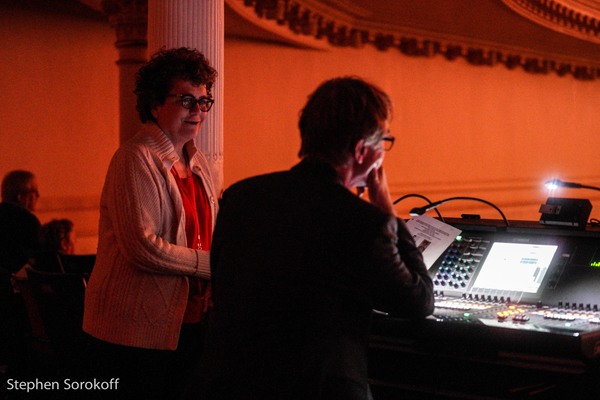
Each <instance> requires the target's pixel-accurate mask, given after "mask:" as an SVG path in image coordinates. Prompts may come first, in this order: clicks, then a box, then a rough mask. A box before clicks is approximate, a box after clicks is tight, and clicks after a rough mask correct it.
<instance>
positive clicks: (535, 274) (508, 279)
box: [473, 242, 558, 293]
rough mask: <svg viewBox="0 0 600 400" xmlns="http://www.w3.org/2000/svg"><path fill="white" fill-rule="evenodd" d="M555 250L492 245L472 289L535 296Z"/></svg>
mask: <svg viewBox="0 0 600 400" xmlns="http://www.w3.org/2000/svg"><path fill="white" fill-rule="evenodd" d="M557 248H558V246H555V245H540V244H523V243H500V242H496V243H494V244H493V245H492V248H491V249H490V252H489V254H488V256H487V258H486V259H485V262H484V263H483V266H482V267H481V271H479V275H478V276H477V280H476V281H475V283H474V285H473V289H492V290H506V291H517V292H527V293H536V292H537V291H538V289H539V287H540V285H541V284H542V280H543V279H544V276H545V275H546V272H548V268H549V267H550V263H551V261H552V257H554V253H556V249H557Z"/></svg>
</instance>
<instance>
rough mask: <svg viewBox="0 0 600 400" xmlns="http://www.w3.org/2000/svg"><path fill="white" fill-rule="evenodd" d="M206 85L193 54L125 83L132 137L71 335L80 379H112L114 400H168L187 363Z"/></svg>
mask: <svg viewBox="0 0 600 400" xmlns="http://www.w3.org/2000/svg"><path fill="white" fill-rule="evenodd" d="M215 78H216V71H215V70H214V69H213V68H212V67H211V66H210V64H209V62H208V61H207V60H206V58H205V57H204V56H203V55H202V54H201V53H200V52H198V51H197V50H195V49H189V48H176V49H168V50H166V49H161V50H160V51H158V52H157V53H155V54H154V55H152V57H151V58H150V60H149V61H148V62H147V63H146V64H145V65H143V66H142V67H141V68H140V69H139V71H138V73H137V76H136V86H135V93H136V95H137V111H138V113H139V116H140V119H141V122H142V123H143V127H142V128H141V130H140V132H138V133H137V135H135V136H134V137H133V138H132V139H131V140H129V141H128V142H126V143H123V144H122V145H121V147H120V148H119V149H118V150H117V152H116V153H115V155H114V156H113V158H112V160H111V163H110V166H109V168H108V172H107V175H106V180H105V183H104V188H103V191H102V196H101V204H100V225H99V241H98V250H97V259H96V264H95V266H94V269H93V271H92V274H91V276H90V280H89V283H88V286H87V290H86V297H85V311H84V320H83V329H84V331H85V332H87V333H88V334H89V335H90V336H91V342H92V353H91V354H92V355H91V356H90V357H89V358H90V362H91V363H92V364H93V367H94V370H93V371H92V376H93V377H98V376H104V377H106V378H107V379H110V378H120V384H119V389H118V390H117V391H114V393H113V394H114V395H115V396H116V397H118V398H144V399H166V398H169V399H175V398H177V396H178V392H179V391H181V390H182V389H183V387H184V382H185V380H186V377H187V375H188V374H189V371H191V369H192V368H193V364H194V363H196V362H197V361H198V358H199V351H200V350H201V348H202V339H203V331H204V324H205V316H206V312H207V308H208V307H209V306H210V286H209V279H210V265H209V255H210V248H211V241H212V230H213V226H214V221H215V218H216V213H217V206H218V198H217V197H218V195H219V194H220V191H221V189H220V187H218V182H217V180H216V178H215V177H216V176H217V175H216V174H214V173H213V172H212V168H213V167H212V165H211V164H210V163H209V161H208V160H207V159H206V158H205V156H204V155H203V154H202V153H201V152H200V151H199V149H198V148H197V147H196V145H195V140H196V138H197V137H198V134H199V132H200V127H201V125H202V123H203V122H204V120H205V119H206V118H207V115H208V112H209V110H210V109H211V106H212V105H213V103H214V100H213V98H212V95H211V88H212V86H213V84H214V82H215ZM110 394H111V393H110V391H104V392H103V395H106V396H110Z"/></svg>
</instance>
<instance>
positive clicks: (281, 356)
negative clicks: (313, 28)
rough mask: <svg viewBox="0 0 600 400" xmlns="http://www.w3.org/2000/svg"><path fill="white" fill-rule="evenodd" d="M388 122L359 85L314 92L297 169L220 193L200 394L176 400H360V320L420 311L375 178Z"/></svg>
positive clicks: (381, 182)
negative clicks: (360, 191)
mask: <svg viewBox="0 0 600 400" xmlns="http://www.w3.org/2000/svg"><path fill="white" fill-rule="evenodd" d="M391 113H392V104H391V101H390V98H389V97H388V96H387V94H385V93H384V92H383V91H381V90H380V89H379V88H377V87H376V86H374V85H372V84H370V83H367V82H365V81H364V80H362V79H359V78H356V77H343V78H336V79H332V80H329V81H327V82H324V83H323V84H322V85H321V86H319V87H318V88H317V90H316V91H315V92H314V93H313V94H312V95H311V96H310V97H309V99H308V102H307V104H306V105H305V107H304V109H303V110H302V112H301V115H300V121H299V127H300V134H301V139H302V145H301V149H300V153H299V154H300V157H301V161H300V163H299V164H297V165H295V166H294V167H293V168H291V170H288V171H283V172H276V173H272V174H267V175H263V176H258V177H253V178H249V179H246V180H243V181H241V182H238V183H236V184H234V185H232V186H231V187H230V188H228V189H227V190H226V191H225V192H224V194H223V197H222V200H221V204H220V211H219V215H218V218H217V224H216V227H215V232H214V237H213V246H212V250H211V269H212V282H213V301H214V308H213V310H212V312H211V315H210V321H209V325H208V326H209V328H208V333H207V337H206V342H205V350H204V354H203V358H202V361H201V363H200V370H199V376H198V380H203V381H204V382H203V384H202V386H203V387H202V388H194V389H192V388H190V390H188V393H189V398H194V395H197V394H198V392H197V391H196V392H195V391H194V390H199V391H201V392H202V394H201V395H199V396H198V397H197V398H201V399H205V400H216V399H236V400H244V399H263V400H264V399H286V400H290V399H303V400H304V399H305V400H309V399H310V400H317V399H344V400H352V399H356V400H358V399H360V400H366V399H368V398H370V397H371V394H370V390H369V387H368V384H367V342H368V337H369V328H370V319H371V314H372V310H373V309H377V310H381V311H385V312H388V313H391V314H394V315H397V316H402V317H406V318H422V317H425V316H427V315H429V314H430V313H432V312H433V308H434V295H433V285H432V282H431V279H430V278H429V276H428V273H427V269H426V267H425V265H424V263H423V258H422V255H421V253H420V252H419V250H418V249H417V248H416V246H415V243H414V241H413V239H412V236H411V234H410V233H409V232H408V230H407V228H406V226H405V224H404V222H403V221H402V220H400V219H398V218H397V217H396V215H395V211H394V208H393V204H392V201H391V198H390V193H389V189H388V185H387V181H386V176H385V173H384V170H383V167H382V163H383V159H384V155H385V151H386V150H389V149H390V148H391V145H392V144H393V143H394V138H393V137H392V136H390V132H389V122H390V119H391ZM361 187H366V190H367V191H368V201H365V200H363V199H361V198H359V196H357V195H356V194H355V193H354V190H355V188H361Z"/></svg>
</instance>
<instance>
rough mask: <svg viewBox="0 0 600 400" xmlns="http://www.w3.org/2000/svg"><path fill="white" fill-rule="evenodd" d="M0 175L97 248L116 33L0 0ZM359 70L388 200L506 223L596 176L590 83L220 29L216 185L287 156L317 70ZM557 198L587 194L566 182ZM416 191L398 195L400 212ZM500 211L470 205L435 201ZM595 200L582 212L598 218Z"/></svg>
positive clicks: (599, 92)
mask: <svg viewBox="0 0 600 400" xmlns="http://www.w3.org/2000/svg"><path fill="white" fill-rule="evenodd" d="M0 35H1V37H2V38H3V42H4V43H5V44H4V45H3V46H0V57H1V58H2V60H3V61H2V63H0V83H1V87H2V94H3V95H2V96H1V100H0V102H1V107H0V121H1V124H0V126H1V127H0V153H1V154H2V156H1V158H0V174H1V175H4V174H5V173H6V172H7V171H9V170H10V169H14V168H25V169H30V170H32V171H34V172H35V173H36V174H37V175H38V179H39V185H40V190H41V192H42V197H41V199H40V210H39V213H38V214H39V216H40V219H41V220H42V222H45V221H47V220H49V219H50V218H54V217H63V216H66V217H69V218H71V219H73V220H74V222H75V224H76V229H77V233H78V237H79V243H78V245H79V246H78V252H82V253H84V252H94V251H95V240H96V236H95V235H96V229H97V227H96V225H97V218H98V214H97V207H98V202H99V197H100V191H101V189H102V182H103V179H104V173H105V171H106V168H107V165H108V162H109V160H110V157H111V155H112V153H113V152H114V150H115V149H116V147H117V145H118V90H119V87H118V71H117V66H116V65H115V61H116V59H117V51H116V49H115V48H114V45H113V43H114V41H115V33H114V31H113V30H112V29H111V28H110V27H109V26H108V23H107V22H105V21H102V20H98V19H93V18H82V17H79V18H75V17H68V16H65V15H61V14H54V15H52V14H50V15H48V14H47V13H41V12H37V11H35V10H33V9H29V10H22V9H20V8H18V7H16V6H14V7H13V6H11V7H6V6H0ZM350 74H352V75H359V76H361V77H364V78H366V79H368V80H370V81H373V82H374V83H377V84H378V85H380V86H381V87H382V88H384V89H385V90H386V91H388V92H389V94H390V95H391V97H392V98H393V100H394V103H395V107H396V112H395V118H394V120H393V122H392V125H391V129H392V132H393V134H394V135H395V136H396V137H397V142H396V146H395V147H394V149H393V150H392V152H390V153H389V154H388V157H387V159H386V169H387V172H388V178H389V181H390V183H391V186H392V191H393V195H394V197H399V196H401V195H404V194H407V193H419V194H422V195H425V196H428V197H429V198H430V199H431V200H434V201H435V200H439V199H442V198H445V197H450V196H472V197H481V198H483V199H485V200H487V201H490V202H492V203H494V204H496V205H497V206H498V207H500V208H501V209H502V210H503V211H504V213H505V214H506V216H507V217H508V218H509V219H526V220H537V219H539V213H538V208H539V205H540V204H541V203H543V202H545V199H546V197H548V195H549V194H548V193H547V191H546V190H544V189H543V188H542V183H543V181H544V180H546V179H548V178H551V177H560V178H564V179H568V180H574V181H582V182H585V183H587V184H590V185H597V186H600V172H599V171H598V170H597V168H596V165H595V160H596V152H597V149H598V148H600V113H599V112H598V105H599V104H600V81H596V82H582V81H577V80H575V79H573V78H572V77H562V78H561V77H558V76H556V75H531V74H528V73H525V72H523V71H522V70H514V71H510V70H507V69H506V68H505V67H503V66H497V67H475V66H471V65H468V64H467V63H466V62H464V61H461V60H457V61H454V62H449V61H446V60H445V59H443V58H441V57H440V58H433V59H426V58H412V57H407V56H404V55H402V54H400V53H399V52H398V51H395V50H393V49H392V50H388V51H386V52H380V51H377V50H375V49H374V48H372V47H369V46H367V47H365V48H364V49H361V50H356V49H336V50H334V51H316V50H306V49H298V48H293V47H289V46H282V45H276V44H267V43H261V42H249V41H242V40H236V39H231V38H226V41H225V70H224V71H222V73H221V78H222V79H224V96H225V98H224V107H225V111H224V118H225V121H224V141H225V145H224V146H225V149H224V150H225V152H224V154H225V160H224V176H225V184H226V185H229V184H231V183H233V182H234V181H236V180H238V179H241V178H244V177H246V176H250V175H254V174H258V173H264V172H269V171H273V170H278V169H284V168H288V167H290V166H291V165H292V164H293V163H295V162H296V161H297V156H296V154H297V150H298V147H299V138H298V136H299V135H298V131H297V127H296V123H297V118H298V112H299V111H300V109H301V107H302V105H303V104H304V102H305V100H306V98H307V96H308V95H309V94H310V92H311V91H312V90H314V89H315V87H316V86H317V85H318V84H319V83H321V82H322V81H323V80H325V79H328V78H331V77H334V76H340V75H350ZM555 195H557V196H560V197H586V198H590V199H592V203H593V204H599V207H600V196H597V195H595V192H591V193H590V192H586V191H571V192H569V191H563V192H560V193H556V194H555ZM421 204H422V201H421V202H419V201H418V200H406V201H405V202H402V203H400V204H398V206H397V209H398V211H399V213H400V214H401V215H402V216H407V211H408V210H409V209H410V208H411V207H412V206H415V205H421ZM440 211H441V212H442V213H443V214H444V216H448V217H450V216H456V215H459V214H460V213H462V212H466V213H480V214H481V215H482V217H487V218H498V217H499V216H498V214H497V212H496V211H495V210H494V209H492V208H490V207H488V206H485V205H483V204H480V203H475V202H470V203H469V202H455V203H449V204H447V205H444V206H442V207H441V208H440ZM598 215H599V214H598V213H596V210H592V217H594V216H596V217H598Z"/></svg>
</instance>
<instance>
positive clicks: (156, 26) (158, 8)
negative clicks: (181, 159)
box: [148, 0, 225, 187]
mask: <svg viewBox="0 0 600 400" xmlns="http://www.w3.org/2000/svg"><path fill="white" fill-rule="evenodd" d="M224 18H225V16H224V1H223V0H202V1H198V0H148V54H149V55H150V54H152V53H154V52H155V51H156V50H158V49H159V48H161V47H163V46H164V47H166V48H174V47H190V48H196V49H198V50H199V51H200V52H201V53H202V54H204V56H205V57H206V58H207V59H208V61H209V62H210V64H211V65H212V67H213V68H215V69H216V70H217V74H218V75H217V80H216V82H215V85H214V86H213V88H212V95H213V97H214V100H215V104H214V105H213V108H212V109H211V110H210V112H209V113H208V118H207V119H206V121H205V122H204V124H203V125H202V127H201V128H200V135H198V140H197V145H198V147H199V148H200V149H201V150H202V152H203V153H204V154H205V155H206V157H207V158H208V159H209V161H210V162H211V163H212V164H213V165H214V173H216V174H217V176H218V179H219V182H220V183H221V187H222V183H223V75H224V73H223V69H224V62H223V59H224V57H223V52H224V44H225V33H224Z"/></svg>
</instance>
